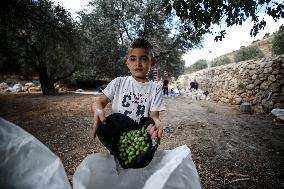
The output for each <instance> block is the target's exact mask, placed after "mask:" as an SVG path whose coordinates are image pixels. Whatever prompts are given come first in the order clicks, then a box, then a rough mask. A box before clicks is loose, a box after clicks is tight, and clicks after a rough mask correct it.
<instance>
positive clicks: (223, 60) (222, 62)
mask: <svg viewBox="0 0 284 189" xmlns="http://www.w3.org/2000/svg"><path fill="white" fill-rule="evenodd" d="M231 62H232V60H231V59H230V58H229V57H228V56H221V57H218V58H215V59H214V60H212V61H211V62H210V67H216V66H221V65H225V64H230V63H231Z"/></svg>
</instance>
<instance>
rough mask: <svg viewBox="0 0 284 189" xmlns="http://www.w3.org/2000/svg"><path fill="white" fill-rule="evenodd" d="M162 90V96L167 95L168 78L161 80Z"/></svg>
mask: <svg viewBox="0 0 284 189" xmlns="http://www.w3.org/2000/svg"><path fill="white" fill-rule="evenodd" d="M163 91H164V96H166V94H167V96H169V80H167V79H164V81H163Z"/></svg>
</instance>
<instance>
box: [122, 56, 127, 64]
mask: <svg viewBox="0 0 284 189" xmlns="http://www.w3.org/2000/svg"><path fill="white" fill-rule="evenodd" d="M126 61H127V56H126V57H124V59H123V63H124V64H126Z"/></svg>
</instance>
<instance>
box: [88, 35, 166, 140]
mask: <svg viewBox="0 0 284 189" xmlns="http://www.w3.org/2000/svg"><path fill="white" fill-rule="evenodd" d="M155 61H156V60H155V58H154V55H153V47H152V45H151V44H150V43H149V42H148V41H146V40H144V39H136V40H135V41H133V43H132V44H131V45H130V47H129V48H128V53H127V57H126V61H125V64H126V65H127V67H128V69H129V71H130V72H131V76H126V77H118V78H115V79H114V80H112V81H111V82H110V83H109V84H108V86H107V87H106V88H105V89H104V90H103V91H102V92H103V95H101V96H100V97H99V98H98V99H97V100H96V102H95V103H94V104H93V106H92V110H93V113H94V125H93V134H94V137H95V136H96V130H97V128H98V126H100V125H101V124H102V127H103V125H104V124H105V120H106V118H105V114H104V111H103V109H104V108H105V106H106V105H107V104H108V103H109V102H112V113H122V114H124V115H127V116H129V117H130V118H132V119H133V120H134V121H136V122H137V123H139V121H140V118H141V117H151V118H152V119H153V120H154V122H155V125H152V124H150V125H149V126H148V127H147V131H148V133H149V134H150V136H151V138H152V139H154V140H156V141H158V140H159V139H161V137H162V127H161V121H160V117H159V112H160V111H164V110H165V105H164V99H163V93H162V88H161V86H160V85H158V84H156V83H154V82H152V81H148V73H149V71H150V68H151V66H153V65H154V64H155Z"/></svg>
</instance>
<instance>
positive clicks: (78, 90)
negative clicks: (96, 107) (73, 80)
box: [76, 89, 84, 92]
mask: <svg viewBox="0 0 284 189" xmlns="http://www.w3.org/2000/svg"><path fill="white" fill-rule="evenodd" d="M76 92H84V90H83V89H77V90H76Z"/></svg>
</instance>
